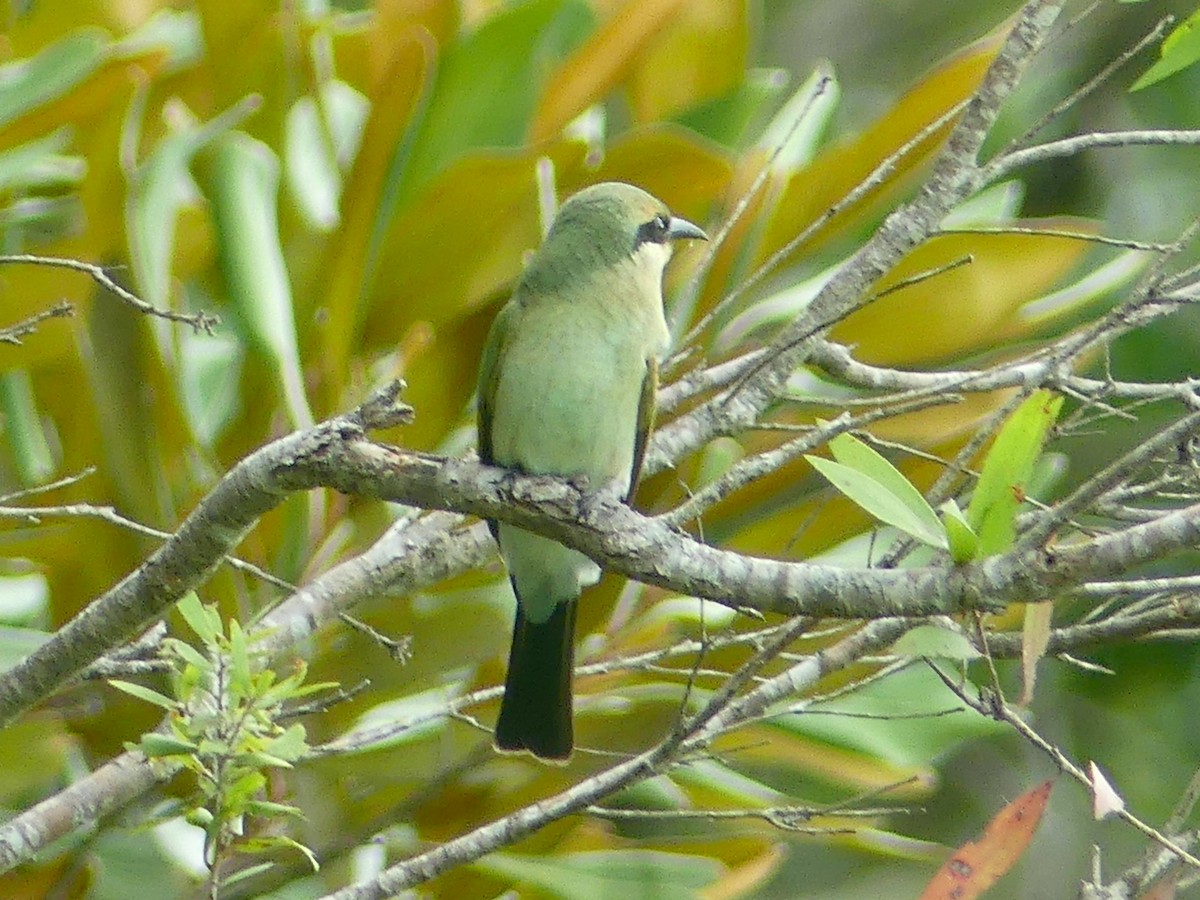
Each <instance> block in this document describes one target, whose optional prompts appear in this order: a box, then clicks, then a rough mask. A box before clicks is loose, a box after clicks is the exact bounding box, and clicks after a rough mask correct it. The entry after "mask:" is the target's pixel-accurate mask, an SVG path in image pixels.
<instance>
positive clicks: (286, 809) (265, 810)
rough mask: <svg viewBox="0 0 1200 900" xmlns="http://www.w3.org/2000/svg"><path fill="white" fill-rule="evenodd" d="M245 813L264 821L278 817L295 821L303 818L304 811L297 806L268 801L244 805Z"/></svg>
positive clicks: (257, 801)
mask: <svg viewBox="0 0 1200 900" xmlns="http://www.w3.org/2000/svg"><path fill="white" fill-rule="evenodd" d="M246 812H248V813H250V814H251V815H254V816H262V817H263V818H266V819H274V818H278V817H280V816H294V817H296V818H297V819H303V818H304V810H302V809H300V807H298V806H288V805H287V804H286V803H273V802H272V801H270V800H251V801H250V802H249V803H247V804H246Z"/></svg>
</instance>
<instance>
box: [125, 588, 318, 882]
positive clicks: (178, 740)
mask: <svg viewBox="0 0 1200 900" xmlns="http://www.w3.org/2000/svg"><path fill="white" fill-rule="evenodd" d="M178 609H179V612H180V615H181V616H182V617H183V619H184V621H186V622H187V624H188V626H189V627H190V628H191V630H192V631H193V632H194V633H195V635H196V637H197V638H199V639H200V644H201V647H200V648H196V647H193V646H192V645H191V644H189V643H186V642H184V641H181V640H179V639H177V638H167V639H166V640H165V641H164V642H163V645H162V649H161V651H160V655H161V657H162V658H163V659H164V660H166V661H167V662H168V663H169V664H170V666H171V673H170V679H171V684H172V688H173V690H172V696H167V695H166V694H163V693H160V692H159V691H156V690H154V689H153V688H149V687H146V686H145V685H142V684H136V683H134V682H130V681H124V680H121V679H111V680H110V681H109V684H111V685H112V686H113V687H116V688H119V689H120V690H122V691H124V692H126V693H127V694H130V695H132V696H134V697H137V698H138V699H139V700H145V701H147V702H148V703H152V704H153V705H155V706H157V707H159V708H161V709H163V710H166V713H167V718H166V721H165V723H164V725H163V726H162V727H160V728H159V729H158V730H156V731H151V732H147V733H146V734H144V735H142V738H141V740H140V741H138V742H137V743H136V744H129V745H128V746H129V747H130V749H135V748H136V749H138V750H140V751H141V752H142V753H143V754H145V756H146V757H147V758H148V759H151V760H158V761H160V762H161V763H162V764H166V765H170V766H172V767H173V768H180V769H183V770H185V771H187V772H190V773H191V774H192V776H194V783H195V789H194V792H193V793H192V794H191V796H190V797H187V798H185V799H182V800H180V801H178V802H175V803H172V804H171V805H170V809H169V810H168V811H167V812H166V814H167V815H182V816H183V817H184V818H185V819H186V821H188V822H190V823H191V824H193V825H196V826H198V827H200V828H203V829H204V834H205V841H204V857H205V862H206V863H207V865H208V866H209V867H210V868H211V869H212V870H213V880H214V882H216V880H217V876H218V870H219V868H220V864H221V862H222V861H224V860H225V859H227V858H228V854H229V852H230V851H231V850H232V851H234V852H237V853H244V854H263V853H269V852H273V851H277V850H279V849H280V848H287V849H294V850H297V851H299V852H300V853H302V854H303V855H304V856H305V858H306V859H307V860H308V861H309V863H310V864H311V865H312V867H313V869H314V870H315V869H318V868H320V867H319V866H318V864H317V860H316V858H315V857H314V856H313V855H312V852H311V851H310V850H309V849H308V848H307V847H306V846H304V845H303V844H301V843H300V842H299V841H296V840H294V839H292V838H290V837H288V836H286V835H284V834H270V833H262V832H263V831H264V830H266V826H269V823H270V820H275V819H280V818H282V817H288V816H297V817H298V816H301V815H302V813H301V810H299V809H298V808H296V807H295V806H289V805H287V804H284V803H278V802H275V801H273V800H268V799H265V798H264V794H265V793H267V792H269V772H270V771H271V770H273V769H291V768H292V766H293V764H294V763H296V762H297V761H298V760H300V759H301V758H303V756H304V755H305V754H306V753H307V752H308V749H309V748H308V742H307V739H306V734H305V729H304V726H303V725H302V724H300V723H293V724H291V725H288V726H286V727H285V726H284V725H282V724H280V723H281V722H282V721H284V720H285V719H286V713H287V709H286V707H287V705H288V704H292V703H295V702H296V701H297V700H299V699H300V698H302V697H306V696H309V695H311V694H314V693H317V692H320V691H325V690H328V689H329V688H330V687H332V685H328V684H307V685H306V684H304V679H305V676H306V674H307V667H306V666H305V665H304V663H303V662H298V663H297V664H296V667H295V670H294V671H293V672H292V673H291V674H290V675H288V676H287V677H285V678H283V679H281V680H277V677H276V675H275V672H274V671H273V670H272V669H269V668H264V667H262V665H261V661H256V660H255V659H254V657H253V654H252V652H251V649H250V646H249V641H248V638H247V635H246V633H245V632H244V631H243V630H242V628H241V626H240V625H239V624H238V622H237V620H236V619H230V620H229V627H228V631H227V632H226V631H223V630H222V628H221V617H220V614H219V613H218V612H217V610H216V609H215V608H214V607H212V606H204V605H202V604H201V603H200V600H199V598H197V597H196V595H195V594H194V593H193V594H188V595H187V596H186V597H184V599H182V600H181V601H180V602H179V606H178ZM250 817H253V818H255V819H257V820H258V821H259V824H260V826H264V827H260V828H259V829H258V831H259V832H260V833H256V834H254V835H247V834H246V831H247V829H246V822H247V819H249V818H250ZM266 865H268V864H267V863H264V864H263V866H266ZM256 871H259V867H248V868H245V869H242V870H241V871H239V872H238V873H236V875H234V876H231V877H230V878H228V879H225V881H224V882H223V886H224V887H228V886H230V885H232V884H235V883H236V882H237V881H238V880H240V879H242V878H246V877H249V876H251V875H253V874H254V873H255V872H256Z"/></svg>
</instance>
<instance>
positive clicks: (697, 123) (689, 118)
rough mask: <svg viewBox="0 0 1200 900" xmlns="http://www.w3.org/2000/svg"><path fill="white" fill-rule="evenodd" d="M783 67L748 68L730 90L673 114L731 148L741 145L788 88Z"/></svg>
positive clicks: (710, 138)
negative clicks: (740, 81) (739, 82)
mask: <svg viewBox="0 0 1200 900" xmlns="http://www.w3.org/2000/svg"><path fill="white" fill-rule="evenodd" d="M787 83H788V73H787V70H786V69H751V70H750V71H749V72H747V73H746V79H745V81H743V82H742V83H741V84H739V85H738V86H737V87H736V88H734V89H733V90H732V91H731V92H729V93H728V94H726V95H725V96H723V97H718V98H716V99H715V100H709V101H707V102H705V103H700V104H698V105H696V106H693V107H691V108H690V109H686V110H684V111H683V112H681V113H680V114H679V115H678V116H676V117H675V121H676V122H678V123H679V124H680V125H683V126H684V127H685V128H690V129H691V130H692V131H695V132H696V133H697V134H700V135H703V136H704V137H706V138H708V139H709V140H712V141H716V142H717V143H719V144H723V145H724V146H726V147H730V148H732V149H742V148H744V147H745V146H746V144H748V143H749V142H750V141H751V140H753V139H754V137H756V136H758V135H759V134H760V133H761V132H762V127H761V126H762V125H763V123H764V121H765V120H766V118H767V116H768V115H770V112H771V110H772V109H774V108H775V107H776V106H778V104H779V101H780V99H781V98H782V97H783V95H784V92H785V91H786V90H787Z"/></svg>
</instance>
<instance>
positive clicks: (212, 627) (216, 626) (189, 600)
mask: <svg viewBox="0 0 1200 900" xmlns="http://www.w3.org/2000/svg"><path fill="white" fill-rule="evenodd" d="M175 608H176V609H178V610H179V614H180V615H181V616H183V621H185V622H187V625H188V628H190V629H192V631H194V632H195V633H196V637H198V638H200V640H202V641H204V643H205V644H207V645H210V646H211V645H212V644H214V643H216V640H217V637H218V636H219V635H220V634H221V617H220V616H219V615H218V614H217V611H216V610H215V609H213V608H212V607H210V606H205V605H204V604H202V603H201V602H200V598H199V597H198V596H197V595H196V592H195V591H188V592H187V593H186V594H184V595H183V597H182V598H181V599H180V601H179V602H178V603H177V604H176V605H175Z"/></svg>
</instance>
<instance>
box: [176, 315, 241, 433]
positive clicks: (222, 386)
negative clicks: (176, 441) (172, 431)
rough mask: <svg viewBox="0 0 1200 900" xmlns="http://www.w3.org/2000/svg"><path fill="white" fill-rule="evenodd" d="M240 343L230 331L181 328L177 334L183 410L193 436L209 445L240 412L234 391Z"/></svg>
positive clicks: (237, 398)
mask: <svg viewBox="0 0 1200 900" xmlns="http://www.w3.org/2000/svg"><path fill="white" fill-rule="evenodd" d="M244 356H245V354H244V352H243V344H242V342H241V341H239V340H238V339H237V338H236V337H234V336H233V335H232V334H203V333H196V332H193V331H184V332H183V333H181V334H180V335H179V387H180V395H181V399H182V400H183V411H184V412H185V413H186V414H187V417H188V422H189V423H190V424H191V426H192V430H193V431H194V432H195V434H196V437H197V438H198V439H199V440H200V441H201V442H202V443H204V444H205V445H207V446H212V445H213V444H215V443H216V441H217V440H218V438H220V437H221V435H222V434H224V433H225V430H226V428H228V427H229V426H230V425H231V424H233V423H234V422H235V421H237V418H238V416H239V415H241V413H242V398H241V394H240V393H239V392H238V382H239V380H240V378H241V372H242V360H243V358H244Z"/></svg>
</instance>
